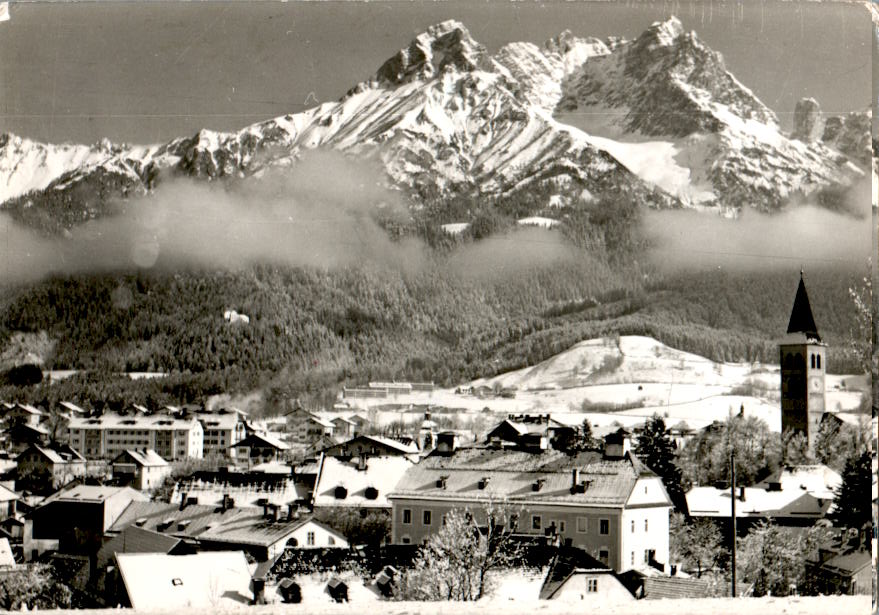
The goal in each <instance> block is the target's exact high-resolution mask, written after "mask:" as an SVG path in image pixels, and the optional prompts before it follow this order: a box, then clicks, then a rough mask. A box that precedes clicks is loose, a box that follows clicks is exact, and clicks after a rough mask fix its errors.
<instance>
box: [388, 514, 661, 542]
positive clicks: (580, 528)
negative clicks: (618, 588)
mask: <svg viewBox="0 0 879 615" xmlns="http://www.w3.org/2000/svg"><path fill="white" fill-rule="evenodd" d="M432 522H433V513H432V511H430V510H425V511H422V516H421V524H422V525H431V523H432ZM518 523H519V518H518V515H512V516H511V517H510V524H511V525H512V526H513V527H516V526H517V525H518ZM445 524H446V518H445V515H443V525H445ZM403 525H412V510H411V509H410V508H404V509H403ZM548 527H555V528H556V530H557V531H558V532H559V533H560V534H563V533H565V531H566V529H567V528H566V524H565V522H564V521H558V522H556V521H555V520H553V521H552V522H551V523H550V524H549V526H548ZM531 529H532V530H541V529H543V517H542V516H541V515H531ZM588 530H589V520H588V518H587V517H577V533H579V534H586V533H588ZM632 531H633V532H634V531H635V522H634V521H632ZM644 531H645V532H646V531H647V520H646V519H645V520H644ZM598 533H599V534H600V535H601V536H607V535H608V534H610V519H599V520H598Z"/></svg>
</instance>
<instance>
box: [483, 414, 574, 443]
mask: <svg viewBox="0 0 879 615" xmlns="http://www.w3.org/2000/svg"><path fill="white" fill-rule="evenodd" d="M572 431H573V429H572V427H570V426H569V425H566V424H564V423H561V422H559V421H558V420H556V419H554V418H552V416H551V415H549V414H540V415H533V416H529V415H518V416H515V415H512V414H511V415H510V416H508V417H507V418H506V419H504V420H503V421H501V422H500V423H498V424H497V425H496V426H495V427H493V428H492V429H491V430H490V431H489V432H488V433H487V434H486V436H485V441H486V442H488V443H489V444H493V445H496V446H525V447H530V448H536V449H546V448H548V447H549V444H550V443H551V442H552V440H553V439H554V438H555V437H557V436H559V435H561V434H562V433H563V432H572Z"/></svg>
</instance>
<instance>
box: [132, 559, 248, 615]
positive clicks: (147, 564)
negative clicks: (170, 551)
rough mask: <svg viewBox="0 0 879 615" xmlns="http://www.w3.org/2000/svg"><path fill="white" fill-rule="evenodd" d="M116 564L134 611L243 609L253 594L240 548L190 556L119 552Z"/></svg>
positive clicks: (246, 565) (245, 561)
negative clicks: (243, 604)
mask: <svg viewBox="0 0 879 615" xmlns="http://www.w3.org/2000/svg"><path fill="white" fill-rule="evenodd" d="M116 562H117V564H118V566H119V573H120V575H121V577H122V582H123V584H124V585H125V591H126V593H127V594H128V599H129V602H130V603H131V606H132V607H133V608H135V609H140V610H168V611H175V612H182V611H184V610H190V609H192V608H202V609H212V610H216V609H222V608H232V607H241V606H242V601H245V602H244V603H245V604H246V603H247V602H246V601H248V600H249V597H250V596H252V593H251V590H250V568H249V566H248V564H247V559H246V558H245V557H244V552H243V551H206V552H202V553H196V554H194V555H166V554H164V553H117V554H116Z"/></svg>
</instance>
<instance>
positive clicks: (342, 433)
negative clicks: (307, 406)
mask: <svg viewBox="0 0 879 615" xmlns="http://www.w3.org/2000/svg"><path fill="white" fill-rule="evenodd" d="M330 423H332V424H333V435H334V436H336V437H339V438H350V437H352V436H354V428H355V425H356V424H355V423H354V421H352V420H350V419H347V418H345V417H344V416H336V417H333V418H332V419H330Z"/></svg>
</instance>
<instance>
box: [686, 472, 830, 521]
mask: <svg viewBox="0 0 879 615" xmlns="http://www.w3.org/2000/svg"><path fill="white" fill-rule="evenodd" d="M841 483H842V477H840V475H839V474H838V473H837V472H835V471H834V470H832V469H831V468H828V467H827V466H825V465H821V464H814V465H799V466H787V467H784V468H781V469H780V470H778V471H776V472H775V473H774V474H772V475H770V476H769V477H767V478H766V479H764V480H763V481H761V482H760V483H757V484H755V485H754V486H753V487H738V488H737V489H736V523H737V526H738V528H739V529H740V530H741V531H746V530H747V529H748V528H750V527H751V526H752V525H754V524H755V523H758V522H759V521H761V520H764V519H771V520H772V522H773V523H777V524H779V525H786V526H800V527H802V526H809V525H813V524H814V523H815V522H816V521H818V520H820V519H823V518H824V517H825V516H826V515H827V513H828V512H829V511H830V508H831V507H832V506H833V497H834V489H836V488H837V487H838V486H839V485H840V484H841ZM686 497H687V508H688V510H689V512H690V516H691V517H694V518H699V517H706V518H710V519H713V520H714V521H715V522H717V523H718V525H720V526H723V527H726V526H727V525H728V524H729V522H730V518H731V514H732V505H731V503H732V497H731V494H730V490H729V488H727V487H715V486H706V487H693V488H692V489H690V491H689V492H687V495H686Z"/></svg>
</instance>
